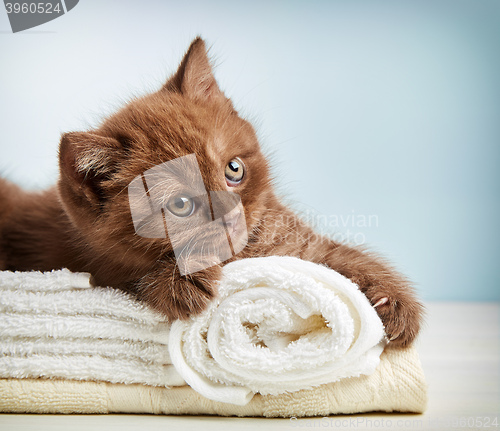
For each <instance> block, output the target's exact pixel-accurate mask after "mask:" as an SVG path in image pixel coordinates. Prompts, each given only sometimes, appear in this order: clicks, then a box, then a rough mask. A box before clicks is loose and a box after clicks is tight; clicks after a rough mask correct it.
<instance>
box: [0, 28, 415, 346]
mask: <svg viewBox="0 0 500 431" xmlns="http://www.w3.org/2000/svg"><path fill="white" fill-rule="evenodd" d="M192 153H194V154H196V157H197V160H198V163H199V165H200V169H201V172H202V176H203V180H204V183H205V186H206V189H207V190H214V191H224V190H231V191H233V192H236V193H238V194H239V195H240V196H241V200H242V204H243V207H244V213H245V219H246V224H247V229H248V232H249V243H248V245H247V246H246V247H245V249H244V250H243V251H242V252H240V253H239V254H238V255H237V256H236V257H235V258H234V259H241V258H246V257H254V256H269V255H287V256H297V257H300V258H302V259H305V260H309V261H312V262H317V263H321V264H326V265H328V266H329V267H331V268H333V269H335V270H336V271H338V272H340V273H341V274H343V275H345V276H346V277H348V278H350V279H351V280H353V281H354V282H355V283H357V284H358V285H359V287H360V288H361V290H362V291H363V292H364V293H365V294H366V296H367V297H368V299H369V300H370V301H371V302H372V304H374V305H376V304H378V305H377V311H378V313H379V315H380V317H381V318H382V320H383V322H384V324H385V327H386V331H387V333H388V335H389V337H390V338H392V339H393V341H392V344H393V345H397V346H406V345H408V344H410V343H411V342H412V341H413V339H414V338H415V336H416V335H417V333H418V330H419V326H420V321H421V316H422V306H421V304H420V303H419V302H418V301H417V300H416V298H415V296H414V292H413V290H412V288H411V286H410V285H409V283H408V281H407V280H406V279H405V278H404V277H403V276H401V275H400V274H398V273H397V272H396V271H394V270H393V269H392V268H391V267H390V266H388V265H387V264H386V263H385V262H384V261H383V260H381V259H380V258H378V257H375V256H373V255H371V254H369V253H367V252H365V251H362V250H360V249H358V248H353V247H350V246H348V245H344V244H338V243H335V242H333V241H331V240H330V239H327V238H325V237H321V236H319V235H317V234H316V233H314V231H313V230H312V229H311V228H310V227H308V226H306V225H305V224H303V223H301V222H300V220H299V219H298V218H297V217H296V216H295V214H293V213H292V212H291V211H290V210H289V209H288V208H286V207H285V206H284V205H283V204H282V203H280V201H279V199H278V198H277V197H276V195H275V193H274V190H273V187H272V185H271V179H270V176H269V169H268V163H267V161H266V159H265V158H264V156H263V154H262V153H261V150H260V148H259V144H258V142H257V139H256V136H255V133H254V130H253V128H252V126H251V125H250V124H249V123H248V122H246V121H245V120H243V119H242V118H240V117H239V116H238V114H237V113H236V111H235V110H234V108H233V106H232V103H231V101H230V100H228V99H227V98H226V97H225V96H224V95H223V93H222V92H221V91H220V89H219V88H218V86H217V83H216V81H215V79H214V77H213V74H212V70H211V67H210V64H209V61H208V58H207V54H206V49H205V45H204V42H203V41H202V40H201V39H199V38H197V39H196V40H195V41H194V42H193V43H192V44H191V46H190V48H189V50H188V52H187V53H186V55H185V57H184V59H183V60H182V63H181V65H180V66H179V69H178V71H177V72H176V73H175V74H174V76H172V77H171V78H170V79H169V80H168V82H167V83H166V84H165V85H164V87H163V88H162V89H160V90H159V91H158V92H156V93H154V94H150V95H148V96H145V97H143V98H140V99H137V100H134V101H133V102H131V103H129V104H128V105H127V106H125V107H124V108H123V109H122V110H121V111H119V112H118V113H116V114H115V115H113V116H111V117H110V118H108V119H106V120H105V121H104V123H103V124H102V125H101V126H100V127H99V128H98V129H96V130H92V131H89V132H78V133H67V134H65V135H63V137H62V139H61V144H60V151H59V160H60V179H59V182H58V186H57V187H54V188H52V189H49V190H47V191H44V192H42V193H27V192H24V191H22V190H21V189H19V188H18V187H17V186H15V185H13V184H10V183H8V182H6V181H5V180H0V269H9V270H42V271H46V270H51V269H55V268H62V267H66V268H69V269H70V270H72V271H86V272H90V273H91V274H92V275H93V277H94V279H95V281H96V284H99V285H109V286H114V287H116V288H119V289H122V290H125V291H128V292H131V293H133V294H135V295H136V296H137V297H138V298H139V299H141V300H143V301H146V302H147V303H148V304H150V305H151V306H152V307H154V308H156V309H157V310H159V311H160V312H162V313H164V314H165V315H166V316H168V317H169V318H170V319H174V318H186V317H187V316H189V315H190V314H193V313H199V312H200V311H202V310H203V309H204V307H205V306H206V304H207V302H208V301H210V300H211V298H213V297H214V295H216V289H217V281H218V280H219V278H220V274H221V265H215V266H212V267H210V268H208V269H205V270H202V271H199V272H196V273H194V274H191V275H189V276H181V275H180V273H179V271H178V268H177V267H176V262H175V256H174V254H173V251H172V246H171V244H170V242H169V240H168V238H167V239H161V238H160V239H148V238H143V237H140V236H138V235H137V234H136V233H135V231H134V226H133V223H132V218H131V214H130V209H129V201H128V194H127V186H128V185H129V183H130V182H131V181H132V179H133V178H134V177H136V176H137V175H140V174H141V173H143V172H144V171H146V170H147V169H149V168H152V167H154V166H156V165H158V164H161V163H163V162H165V161H169V160H172V159H175V158H177V157H180V156H184V155H188V154H192ZM234 157H239V158H240V159H242V160H243V161H244V164H245V166H246V171H245V177H244V180H243V181H242V182H241V183H240V184H239V185H237V186H235V187H229V186H228V184H227V182H226V180H225V177H224V169H225V166H226V164H227V163H228V162H229V161H230V160H231V159H233V158H234ZM225 263H227V262H225ZM384 298H387V299H388V301H387V302H386V303H383V302H384V301H385V299H384ZM381 300H382V301H381ZM379 301H380V302H379Z"/></svg>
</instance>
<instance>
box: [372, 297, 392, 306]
mask: <svg viewBox="0 0 500 431" xmlns="http://www.w3.org/2000/svg"><path fill="white" fill-rule="evenodd" d="M388 301H389V298H387V297H384V298H380V299H379V300H378V301H377V302H376V304H374V305H373V308H377V307H378V306H379V305H384V304H385V303H386V302H388Z"/></svg>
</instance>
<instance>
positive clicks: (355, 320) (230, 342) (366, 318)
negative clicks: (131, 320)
mask: <svg viewBox="0 0 500 431" xmlns="http://www.w3.org/2000/svg"><path fill="white" fill-rule="evenodd" d="M384 345H385V339H384V328H383V325H382V322H381V320H380V319H379V317H378V315H377V313H376V311H375V310H374V309H373V307H372V306H371V304H370V303H369V301H368V299H367V298H366V297H365V295H364V294H363V293H362V292H361V291H360V290H359V289H358V287H357V286H356V285H355V284H354V283H352V282H351V281H350V280H348V279H347V278H345V277H343V276H342V275H340V274H339V273H337V272H335V271H333V270H332V269H329V268H327V267H325V266H321V265H317V264H314V263H311V262H306V261H303V260H300V259H297V258H293V257H277V256H273V257H265V258H252V259H244V260H240V261H236V262H232V263H230V264H228V265H226V266H225V267H224V271H223V279H222V281H221V284H220V288H219V296H218V297H217V298H216V299H215V300H214V301H212V302H211V303H210V304H209V307H208V309H207V310H206V311H205V312H204V313H202V314H201V315H199V316H196V317H193V318H191V319H190V320H188V321H176V322H174V323H173V324H172V327H171V331H170V338H169V351H170V357H171V360H172V362H173V364H174V365H175V367H176V369H177V372H178V373H179V374H180V375H181V376H182V377H183V378H184V380H185V381H186V382H187V383H188V384H189V385H190V386H191V387H192V388H193V389H195V390H196V391H197V392H198V393H200V394H201V395H203V396H205V397H207V398H209V399H212V400H215V401H222V402H227V403H232V404H238V405H245V404H246V403H248V402H249V401H250V399H251V398H252V397H253V395H254V393H257V392H259V393H261V394H264V395H265V394H273V395H275V394H280V393H284V392H293V391H297V390H301V389H308V388H312V387H315V386H319V385H321V384H325V383H331V382H335V381H338V380H340V379H342V378H348V377H355V376H359V375H362V374H371V373H373V372H374V370H375V368H376V367H377V365H378V364H379V357H380V354H381V353H382V350H383V347H384Z"/></svg>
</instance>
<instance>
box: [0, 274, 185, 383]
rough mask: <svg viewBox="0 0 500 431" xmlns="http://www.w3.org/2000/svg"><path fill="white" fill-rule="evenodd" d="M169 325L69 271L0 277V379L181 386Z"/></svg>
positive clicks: (124, 297) (123, 296)
mask: <svg viewBox="0 0 500 431" xmlns="http://www.w3.org/2000/svg"><path fill="white" fill-rule="evenodd" d="M169 330H170V325H169V324H168V323H167V322H166V321H165V319H164V318H163V317H162V316H160V315H159V314H157V313H155V312H154V311H152V310H150V309H149V308H148V307H146V306H145V305H143V304H141V303H139V302H137V301H135V300H133V299H132V298H131V297H129V296H128V295H127V294H125V293H123V292H120V291H118V290H116V289H111V288H100V287H92V286H91V285H90V281H89V274H74V273H71V272H70V271H68V270H61V271H53V272H48V273H40V272H15V273H13V272H8V271H4V272H0V377H3V378H9V377H13V378H27V377H34V378H36V377H57V378H66V379H72V380H95V381H106V382H111V383H143V384H148V385H154V386H179V385H184V384H185V382H184V380H183V379H182V378H181V377H180V376H179V374H178V373H177V372H176V371H175V368H174V367H173V365H172V364H171V361H170V356H169V354H168V338H169Z"/></svg>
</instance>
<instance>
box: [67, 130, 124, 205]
mask: <svg viewBox="0 0 500 431" xmlns="http://www.w3.org/2000/svg"><path fill="white" fill-rule="evenodd" d="M120 148H121V147H120V144H119V143H118V141H117V140H115V139H113V138H109V137H103V136H99V135H97V134H94V133H87V132H75V133H66V134H64V135H63V137H62V139H61V144H60V146H59V169H60V174H61V175H60V181H59V190H60V192H61V196H62V197H63V199H65V200H68V199H69V201H70V202H72V203H73V204H74V205H76V206H77V207H79V208H80V209H95V210H99V209H100V205H101V204H102V203H103V201H104V200H105V198H106V195H105V190H104V189H103V182H104V181H105V180H108V179H110V177H111V175H112V174H113V172H114V171H115V169H116V165H117V159H118V157H119V150H120Z"/></svg>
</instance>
